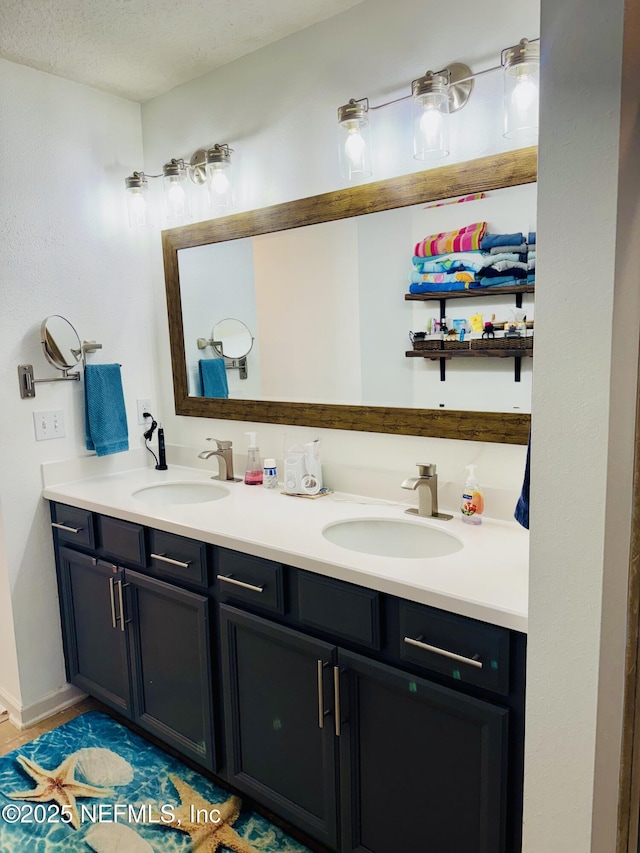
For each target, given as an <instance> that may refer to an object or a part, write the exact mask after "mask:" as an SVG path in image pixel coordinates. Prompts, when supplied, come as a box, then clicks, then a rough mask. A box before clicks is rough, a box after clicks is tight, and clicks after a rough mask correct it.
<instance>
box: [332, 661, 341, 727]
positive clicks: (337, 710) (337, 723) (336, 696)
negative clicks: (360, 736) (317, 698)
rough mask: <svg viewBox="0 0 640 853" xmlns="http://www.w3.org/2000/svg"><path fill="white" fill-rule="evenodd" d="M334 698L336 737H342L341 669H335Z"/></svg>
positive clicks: (335, 667) (336, 667)
mask: <svg viewBox="0 0 640 853" xmlns="http://www.w3.org/2000/svg"><path fill="white" fill-rule="evenodd" d="M333 696H334V703H335V705H334V716H335V719H334V723H335V727H336V737H340V667H339V666H334V668H333Z"/></svg>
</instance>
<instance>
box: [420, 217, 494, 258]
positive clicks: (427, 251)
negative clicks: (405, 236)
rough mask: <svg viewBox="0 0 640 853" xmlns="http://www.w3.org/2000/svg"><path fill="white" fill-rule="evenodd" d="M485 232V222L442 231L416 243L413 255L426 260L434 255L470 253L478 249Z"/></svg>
mask: <svg viewBox="0 0 640 853" xmlns="http://www.w3.org/2000/svg"><path fill="white" fill-rule="evenodd" d="M486 231H487V223H486V222H475V223H474V224H473V225H467V226H465V227H464V228H460V229H459V230H457V231H443V232H442V233H441V234H432V235H431V236H430V237H425V238H424V240H421V241H420V242H419V243H416V248H415V251H414V255H417V256H418V257H419V258H428V257H432V256H434V255H446V254H448V253H450V252H472V251H474V250H478V249H479V248H480V241H481V240H482V238H483V237H484V235H485V233H486Z"/></svg>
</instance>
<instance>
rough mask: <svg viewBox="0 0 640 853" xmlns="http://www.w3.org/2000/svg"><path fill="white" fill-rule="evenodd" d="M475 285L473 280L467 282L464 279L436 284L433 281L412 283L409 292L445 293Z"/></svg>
mask: <svg viewBox="0 0 640 853" xmlns="http://www.w3.org/2000/svg"><path fill="white" fill-rule="evenodd" d="M470 287H473V282H470V283H469V284H467V283H466V282H463V281H451V282H448V283H447V284H434V283H433V282H425V283H423V284H410V285H409V293H440V291H442V292H443V293H445V292H447V291H450V290H468V289H469V288H470Z"/></svg>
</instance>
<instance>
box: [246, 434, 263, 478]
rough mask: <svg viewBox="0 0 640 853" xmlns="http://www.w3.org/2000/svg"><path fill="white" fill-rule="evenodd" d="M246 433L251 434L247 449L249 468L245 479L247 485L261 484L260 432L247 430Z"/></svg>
mask: <svg viewBox="0 0 640 853" xmlns="http://www.w3.org/2000/svg"><path fill="white" fill-rule="evenodd" d="M245 435H248V436H249V447H248V449H247V469H246V471H245V472H244V481H245V483H246V484H247V486H261V485H262V477H263V474H262V462H261V460H260V450H259V448H258V434H257V433H255V432H245Z"/></svg>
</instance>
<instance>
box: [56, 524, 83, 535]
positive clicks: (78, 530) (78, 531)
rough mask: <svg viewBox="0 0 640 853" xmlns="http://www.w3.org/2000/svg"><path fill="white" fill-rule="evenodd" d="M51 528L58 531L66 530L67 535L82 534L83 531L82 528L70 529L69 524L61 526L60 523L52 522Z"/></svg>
mask: <svg viewBox="0 0 640 853" xmlns="http://www.w3.org/2000/svg"><path fill="white" fill-rule="evenodd" d="M51 526H52V527H56V528H57V529H58V530H66V531H67V533H80V531H81V530H82V527H70V526H69V525H68V524H60V522H58V521H52V522H51Z"/></svg>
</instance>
